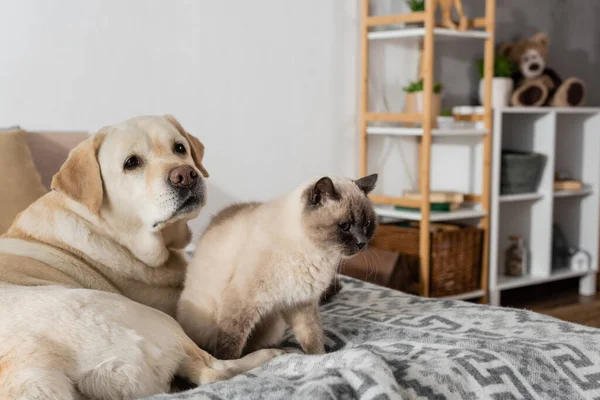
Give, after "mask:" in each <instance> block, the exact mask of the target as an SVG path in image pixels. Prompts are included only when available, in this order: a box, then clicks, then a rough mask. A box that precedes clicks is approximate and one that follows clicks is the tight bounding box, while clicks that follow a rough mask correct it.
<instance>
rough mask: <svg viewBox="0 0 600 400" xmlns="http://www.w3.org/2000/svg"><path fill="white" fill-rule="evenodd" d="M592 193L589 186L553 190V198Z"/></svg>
mask: <svg viewBox="0 0 600 400" xmlns="http://www.w3.org/2000/svg"><path fill="white" fill-rule="evenodd" d="M590 194H592V189H591V188H586V187H584V188H583V189H580V190H555V191H554V198H562V197H583V196H587V195H590Z"/></svg>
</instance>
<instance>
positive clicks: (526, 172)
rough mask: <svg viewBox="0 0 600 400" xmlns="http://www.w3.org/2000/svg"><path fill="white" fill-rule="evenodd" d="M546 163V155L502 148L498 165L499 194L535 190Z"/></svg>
mask: <svg viewBox="0 0 600 400" xmlns="http://www.w3.org/2000/svg"><path fill="white" fill-rule="evenodd" d="M545 165H546V156H545V155H543V154H540V153H529V152H522V151H514V150H503V151H502V161H501V167H500V194H519V193H533V192H535V191H537V189H538V186H539V184H540V180H541V178H542V173H543V172H544V167H545Z"/></svg>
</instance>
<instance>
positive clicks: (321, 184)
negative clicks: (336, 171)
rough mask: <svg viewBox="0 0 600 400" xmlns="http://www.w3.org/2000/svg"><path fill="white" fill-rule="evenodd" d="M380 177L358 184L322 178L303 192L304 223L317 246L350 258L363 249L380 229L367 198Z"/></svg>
mask: <svg viewBox="0 0 600 400" xmlns="http://www.w3.org/2000/svg"><path fill="white" fill-rule="evenodd" d="M376 182H377V174H373V175H369V176H365V177H364V178H360V179H358V180H352V179H347V178H329V177H323V178H321V179H319V180H318V181H317V182H315V183H312V184H311V185H309V186H308V187H307V188H306V189H305V190H304V192H303V195H302V202H303V204H304V211H303V213H302V222H303V224H304V227H305V229H306V233H307V234H308V236H309V237H310V238H311V239H312V241H313V242H314V243H316V244H317V245H319V246H321V247H323V248H324V249H325V250H327V251H329V250H330V251H334V252H337V253H338V254H339V255H340V256H342V257H350V256H352V255H354V254H356V253H358V252H359V251H361V250H362V249H364V248H365V247H366V246H367V244H368V242H369V241H370V240H371V238H372V237H373V234H374V233H375V229H376V228H377V215H376V214H375V211H374V210H373V205H372V203H371V200H369V198H368V197H367V194H368V193H369V192H370V191H371V190H373V188H375V183H376Z"/></svg>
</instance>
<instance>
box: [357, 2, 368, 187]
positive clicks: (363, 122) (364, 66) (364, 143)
mask: <svg viewBox="0 0 600 400" xmlns="http://www.w3.org/2000/svg"><path fill="white" fill-rule="evenodd" d="M361 14H362V15H361V25H360V29H361V32H360V35H361V39H360V57H361V62H360V82H359V85H360V86H359V87H360V90H361V96H360V112H359V115H360V118H359V126H358V129H359V130H360V131H359V143H358V151H359V153H360V154H359V169H360V176H361V177H362V176H366V175H367V170H368V158H367V157H368V151H369V149H368V145H369V143H368V138H367V119H366V114H367V108H368V107H369V104H368V102H369V93H368V90H369V41H368V38H367V35H368V33H369V27H368V26H367V18H369V0H362V3H361Z"/></svg>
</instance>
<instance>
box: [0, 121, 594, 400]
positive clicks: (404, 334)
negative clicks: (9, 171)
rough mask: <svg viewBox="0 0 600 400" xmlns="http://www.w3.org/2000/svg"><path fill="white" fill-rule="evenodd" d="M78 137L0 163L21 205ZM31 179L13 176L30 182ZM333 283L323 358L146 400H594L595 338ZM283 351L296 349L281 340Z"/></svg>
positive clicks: (52, 138)
mask: <svg viewBox="0 0 600 400" xmlns="http://www.w3.org/2000/svg"><path fill="white" fill-rule="evenodd" d="M85 137H87V133H84V132H62V133H61V132H49V133H39V134H36V133H29V134H28V135H27V141H28V142H29V143H28V144H29V148H30V149H31V155H29V150H27V151H25V150H24V149H25V147H26V146H27V145H26V144H25V143H22V146H21V147H23V149H22V150H23V151H24V152H25V153H27V154H25V153H23V154H21V153H19V152H15V151H11V152H10V154H5V156H12V157H16V158H17V160H15V161H14V162H21V163H22V162H23V159H24V158H28V157H32V158H33V161H34V163H35V167H37V168H36V169H37V170H39V171H40V175H37V176H30V177H27V176H23V177H20V178H19V179H18V182H19V184H20V186H27V185H23V181H24V180H25V179H29V180H30V181H31V182H30V185H29V186H31V189H32V190H33V189H35V190H34V192H35V193H28V194H27V196H29V197H32V196H35V195H37V193H38V192H43V191H45V190H46V189H45V188H44V187H42V186H41V185H42V184H43V185H44V186H45V187H46V188H47V187H48V186H49V183H50V179H51V177H52V175H53V173H54V172H55V171H56V170H57V169H58V167H59V166H60V164H61V163H62V162H63V161H64V159H65V158H66V155H67V153H68V151H69V150H70V149H71V148H72V147H73V146H74V145H75V144H77V143H78V142H79V141H81V140H83V139H84V138H85ZM13 153H14V154H13ZM19 154H21V155H19ZM17 156H18V157H17ZM25 156H27V157H25ZM9 161H10V160H8V161H6V162H7V163H9ZM9 164H10V163H9ZM33 169H34V166H33V165H30V166H29V168H24V167H23V166H21V168H18V169H16V171H17V172H20V173H23V172H24V171H29V173H30V175H35V174H34V173H32V172H31V171H30V170H33ZM38 186H39V187H38ZM24 195H25V193H24ZM10 201H12V202H17V201H21V203H22V204H21V203H19V204H20V205H19V207H21V209H22V208H25V207H26V206H27V204H28V203H26V202H25V201H24V200H22V199H21V200H19V199H10ZM0 203H2V199H1V198H0ZM2 204H4V203H2ZM5 206H6V204H5ZM5 208H6V207H5ZM0 211H3V209H1V210H0ZM4 211H5V210H4ZM17 211H19V210H17ZM11 212H15V211H14V210H13V211H11ZM9 217H10V218H9ZM13 217H14V215H11V216H6V218H7V221H8V222H7V223H10V221H11V220H12V218H13ZM0 222H2V221H0ZM0 225H1V224H0ZM0 227H1V226H0ZM0 230H1V229H0ZM341 283H342V291H341V292H340V293H338V294H337V295H335V296H334V297H333V298H332V299H331V301H329V302H328V303H326V304H325V305H323V307H322V316H323V323H324V327H325V329H326V334H327V343H326V345H327V350H328V354H327V355H324V356H305V355H302V354H288V355H285V356H282V357H278V358H276V359H274V360H272V361H271V362H269V363H268V364H266V365H264V366H263V367H261V368H258V369H256V370H253V371H251V372H249V373H247V374H244V375H240V376H237V377H235V378H233V379H230V380H228V381H224V382H217V383H214V384H210V385H205V386H202V387H199V388H195V389H192V390H189V391H185V392H181V393H176V394H165V395H158V396H153V397H149V398H148V399H153V400H159V399H169V400H179V399H181V400H183V399H188V400H199V399H232V398H238V399H286V400H289V399H292V398H301V399H334V398H340V399H353V398H360V399H378V400H379V399H381V400H382V399H388V398H390V399H392V398H406V399H417V398H419V399H425V398H427V399H479V398H492V399H569V400H576V399H591V398H600V330H598V329H594V328H588V327H583V326H579V325H575V324H571V323H567V322H562V321H559V320H556V319H553V318H550V317H546V316H543V315H539V314H536V313H532V312H528V311H523V310H517V309H508V308H496V307H490V306H480V305H475V304H471V303H466V302H459V301H451V300H435V299H425V298H419V297H414V296H410V295H407V294H403V293H401V292H397V291H393V290H389V289H385V288H382V287H379V286H374V285H371V284H368V283H364V282H362V281H358V280H354V279H350V278H342V279H341ZM283 345H284V346H286V347H296V348H297V345H296V344H295V343H294V342H293V341H292V340H291V339H290V338H289V337H288V340H287V341H286V342H284V344H283Z"/></svg>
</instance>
